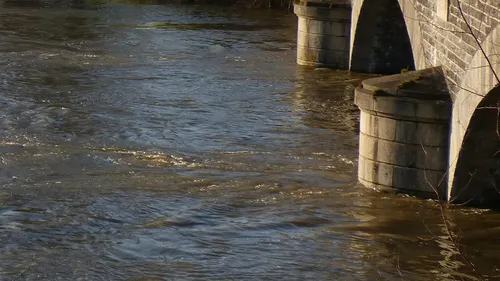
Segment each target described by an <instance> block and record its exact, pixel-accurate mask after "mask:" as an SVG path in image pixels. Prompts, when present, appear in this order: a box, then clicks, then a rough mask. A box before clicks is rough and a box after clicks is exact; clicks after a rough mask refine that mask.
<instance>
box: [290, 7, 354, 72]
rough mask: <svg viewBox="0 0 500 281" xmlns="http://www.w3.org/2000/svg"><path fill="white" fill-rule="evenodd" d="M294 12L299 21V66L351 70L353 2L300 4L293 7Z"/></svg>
mask: <svg viewBox="0 0 500 281" xmlns="http://www.w3.org/2000/svg"><path fill="white" fill-rule="evenodd" d="M294 12H295V14H296V15H297V16H298V18H299V21H298V30H297V63H298V64H299V65H307V66H315V67H327V68H335V69H348V68H349V44H350V43H349V40H350V30H351V3H350V1H345V0H337V1H326V2H325V1H300V2H298V3H295V4H294Z"/></svg>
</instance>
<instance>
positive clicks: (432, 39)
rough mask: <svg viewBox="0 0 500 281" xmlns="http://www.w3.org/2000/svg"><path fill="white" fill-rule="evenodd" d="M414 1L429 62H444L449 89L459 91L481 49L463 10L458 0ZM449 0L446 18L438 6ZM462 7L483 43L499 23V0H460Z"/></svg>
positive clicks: (440, 63) (431, 64) (430, 63)
mask: <svg viewBox="0 0 500 281" xmlns="http://www.w3.org/2000/svg"><path fill="white" fill-rule="evenodd" d="M406 1H408V0H406ZM414 1H415V2H414V3H413V4H414V6H415V9H416V10H417V11H418V14H419V19H418V20H419V22H420V28H421V32H422V44H423V46H422V47H423V54H424V56H425V61H426V64H427V65H428V66H429V67H430V66H436V65H442V66H443V69H444V71H445V73H446V75H447V77H448V82H449V86H450V89H451V90H452V92H453V93H456V92H457V91H458V88H459V86H460V84H461V81H462V78H463V75H464V73H465V71H466V70H467V68H468V66H469V64H470V61H471V60H472V58H473V56H474V54H475V53H476V52H477V51H478V50H479V48H478V45H477V43H476V41H475V39H474V37H473V36H472V35H471V34H470V32H469V29H468V27H467V25H466V23H465V21H464V19H463V17H462V15H461V13H460V10H459V8H458V3H457V0H414ZM448 1H449V2H448ZM439 2H444V3H439ZM447 2H448V4H449V10H448V11H449V12H448V13H447V18H446V13H444V14H445V15H444V17H443V15H442V14H441V15H440V14H439V13H438V8H439V7H438V5H439V4H445V5H446V4H447ZM461 6H462V10H463V12H464V14H465V17H466V19H467V22H468V23H469V24H470V25H471V27H472V32H473V33H474V34H475V35H476V36H477V37H478V39H479V41H480V42H483V40H485V38H486V37H487V35H488V34H489V33H490V32H491V31H492V29H493V28H494V27H496V26H497V25H498V24H499V23H500V0H461Z"/></svg>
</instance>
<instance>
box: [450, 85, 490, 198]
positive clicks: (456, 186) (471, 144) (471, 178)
mask: <svg viewBox="0 0 500 281" xmlns="http://www.w3.org/2000/svg"><path fill="white" fill-rule="evenodd" d="M450 200H451V201H452V202H454V203H465V204H468V205H472V206H487V207H497V208H499V207H500V86H497V87H495V88H494V89H493V90H491V91H490V92H489V93H488V94H487V95H486V97H485V98H484V99H483V100H482V101H481V102H480V103H479V105H478V106H477V108H476V110H475V111H474V114H473V115H472V117H471V120H470V123H469V127H468V128H467V132H466V134H465V136H464V140H463V142H462V147H461V149H460V154H459V157H458V161H457V166H456V170H455V178H454V179H453V185H452V190H451V194H450Z"/></svg>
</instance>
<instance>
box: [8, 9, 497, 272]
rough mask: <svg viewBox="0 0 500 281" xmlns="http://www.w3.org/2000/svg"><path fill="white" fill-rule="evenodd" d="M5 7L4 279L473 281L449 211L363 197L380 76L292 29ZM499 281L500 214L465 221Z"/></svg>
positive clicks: (223, 15) (478, 253) (260, 21)
mask: <svg viewBox="0 0 500 281" xmlns="http://www.w3.org/2000/svg"><path fill="white" fill-rule="evenodd" d="M131 4H132V3H130V2H129V3H124V2H123V1H121V2H119V1H114V2H111V1H110V2H106V3H100V4H96V3H94V4H89V3H87V4H85V3H84V2H82V1H50V0H46V1H34V0H33V1H9V0H3V1H2V0H0V65H1V66H2V71H1V72H0V107H1V109H2V110H1V111H0V187H1V189H0V202H4V204H3V205H2V206H1V207H0V240H1V241H2V244H1V246H0V249H1V253H2V258H1V259H0V279H1V280H11V279H14V278H16V276H19V274H21V276H20V277H21V279H19V280H401V279H405V278H407V279H411V280H475V279H474V277H473V276H474V275H475V273H474V272H472V271H471V269H470V268H468V267H467V266H466V265H465V264H464V263H463V262H462V261H461V260H460V258H459V257H458V255H457V254H456V252H455V250H454V249H453V247H452V245H451V243H450V241H449V239H448V237H447V236H446V233H445V231H444V229H443V221H442V219H441V215H440V212H439V209H438V208H437V206H436V205H435V203H433V202H428V201H421V200H417V199H414V198H408V197H402V196H394V195H387V194H380V193H376V192H374V191H370V190H366V189H365V188H362V187H361V186H359V185H358V184H357V183H356V169H357V143H358V136H357V132H358V126H359V124H358V110H357V109H356V107H355V106H354V105H353V104H352V99H353V89H354V87H355V86H356V85H357V84H358V83H359V81H360V80H361V79H363V78H366V77H367V76H366V75H360V74H353V73H351V74H349V73H345V72H341V71H329V70H321V69H316V70H314V69H309V68H303V67H298V66H296V65H295V50H294V48H295V36H296V31H295V24H296V19H295V17H294V16H293V15H289V14H283V13H276V12H264V11H256V12H254V11H238V10H237V9H228V8H221V7H217V8H213V7H212V8H207V7H202V6H195V5H186V6H176V5H131ZM449 216H450V219H451V220H452V222H453V227H454V229H453V230H454V231H456V233H460V237H461V243H462V245H463V246H464V247H465V249H466V250H467V254H468V256H469V257H470V259H471V260H472V261H473V262H474V263H475V264H476V266H477V269H478V271H479V272H480V273H481V274H483V276H484V277H485V278H488V280H496V279H498V278H499V274H498V270H499V269H498V264H499V263H498V261H497V260H498V256H499V255H498V253H499V251H500V249H499V248H498V246H496V245H497V244H498V243H496V242H497V241H496V240H497V238H498V233H499V228H498V222H499V221H500V219H499V215H498V213H496V212H493V211H489V210H469V209H463V208H456V209H452V210H450V214H449Z"/></svg>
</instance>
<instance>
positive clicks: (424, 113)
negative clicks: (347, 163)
mask: <svg viewBox="0 0 500 281" xmlns="http://www.w3.org/2000/svg"><path fill="white" fill-rule="evenodd" d="M355 104H356V105H357V106H358V107H359V108H360V109H361V116H360V118H361V120H360V121H361V122H360V140H359V166H358V179H359V181H360V182H361V183H362V184H364V185H365V186H368V187H371V188H375V189H384V190H395V191H400V192H403V193H410V194H414V195H417V196H420V197H426V198H435V199H444V198H445V194H446V184H447V180H446V170H447V167H448V151H449V150H448V146H449V132H450V117H451V108H452V104H451V100H450V95H449V93H448V90H447V87H446V82H445V80H444V76H443V75H442V72H441V70H440V69H439V68H432V69H426V70H421V71H413V72H407V73H403V74H397V75H391V76H384V77H379V78H373V79H368V80H365V81H363V82H362V85H361V86H359V87H358V88H357V89H356V92H355Z"/></svg>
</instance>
